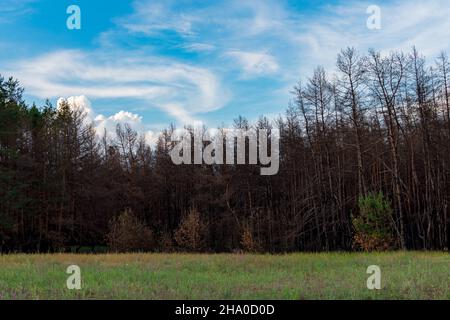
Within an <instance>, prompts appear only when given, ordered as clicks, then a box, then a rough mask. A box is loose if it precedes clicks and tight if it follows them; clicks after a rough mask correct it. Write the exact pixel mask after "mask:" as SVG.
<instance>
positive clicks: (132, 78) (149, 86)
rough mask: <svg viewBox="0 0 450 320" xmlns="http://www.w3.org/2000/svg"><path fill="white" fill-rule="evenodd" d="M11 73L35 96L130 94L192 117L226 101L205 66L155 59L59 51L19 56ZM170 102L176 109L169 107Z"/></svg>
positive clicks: (175, 112) (216, 82) (121, 95)
mask: <svg viewBox="0 0 450 320" xmlns="http://www.w3.org/2000/svg"><path fill="white" fill-rule="evenodd" d="M10 73H11V74H13V75H14V76H15V77H17V78H19V79H22V82H23V84H24V86H25V87H26V88H27V92H29V93H30V94H32V95H34V96H37V97H40V98H53V97H60V96H77V95H79V94H84V95H86V96H89V97H90V98H100V99H101V98H135V99H142V100H143V101H145V103H147V104H148V105H149V106H154V107H158V108H160V109H162V110H164V111H165V112H167V113H168V114H171V115H177V114H182V115H183V116H185V115H189V117H194V116H195V115H196V114H198V113H203V112H209V111H213V110H217V109H219V108H221V107H222V106H223V105H224V104H225V103H226V101H227V97H226V94H225V93H224V92H225V90H223V89H222V88H221V83H220V80H219V79H218V78H217V77H216V76H215V75H214V74H213V73H211V72H210V71H209V70H207V69H205V68H200V67H193V66H190V65H187V64H182V63H177V62H172V61H167V60H164V59H158V58H144V57H124V56H119V57H111V56H105V55H102V54H98V53H87V52H83V51H77V50H62V51H56V52H51V53H49V54H45V55H43V56H39V57H37V58H34V59H27V60H25V61H19V62H18V63H16V64H15V65H14V68H13V69H12V70H11V71H10ZM174 105H176V110H175V111H174V110H171V109H170V108H171V106H174ZM177 120H179V121H181V122H183V121H184V120H185V119H183V118H181V117H180V118H178V119H177Z"/></svg>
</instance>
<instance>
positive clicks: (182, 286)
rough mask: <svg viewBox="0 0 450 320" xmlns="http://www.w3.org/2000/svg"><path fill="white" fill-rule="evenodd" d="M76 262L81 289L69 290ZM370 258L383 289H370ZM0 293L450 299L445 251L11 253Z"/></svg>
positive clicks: (0, 273)
mask: <svg viewBox="0 0 450 320" xmlns="http://www.w3.org/2000/svg"><path fill="white" fill-rule="evenodd" d="M70 265H78V266H79V267H80V269H81V278H82V289H81V290H69V289H67V286H66V280H67V278H68V277H69V275H68V274H66V269H67V267H68V266H70ZM369 265H378V266H379V267H380V268H381V279H382V280H381V286H382V288H381V290H369V289H367V286H366V281H367V278H368V277H369V276H370V275H369V274H367V273H366V270H367V267H368V266H369ZM1 299H446V300H447V299H450V255H449V254H448V253H438V252H431V253H430V252H394V253H317V254H315V253H295V254H286V255H254V254H152V253H149V254H101V255H87V254H86V255H79V254H41V255H25V254H12V255H2V256H0V300H1Z"/></svg>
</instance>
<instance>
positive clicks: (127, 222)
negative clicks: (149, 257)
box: [106, 210, 154, 252]
mask: <svg viewBox="0 0 450 320" xmlns="http://www.w3.org/2000/svg"><path fill="white" fill-rule="evenodd" d="M106 241H107V242H108V246H109V249H110V250H111V251H114V252H137V251H148V250H151V249H152V247H153V242H154V241H153V233H152V231H151V230H150V229H149V228H148V227H147V226H146V225H145V224H144V223H142V222H141V221H139V219H138V218H137V217H136V216H135V215H134V214H133V213H132V212H131V211H130V210H125V211H124V212H123V213H122V214H120V215H119V216H118V217H116V218H113V219H112V220H111V221H110V222H109V232H108V234H107V235H106Z"/></svg>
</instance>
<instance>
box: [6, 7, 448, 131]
mask: <svg viewBox="0 0 450 320" xmlns="http://www.w3.org/2000/svg"><path fill="white" fill-rule="evenodd" d="M73 4H75V5H78V6H79V7H80V9H81V26H82V27H81V30H69V29H67V27H66V20H67V18H68V16H69V15H68V14H66V9H67V7H68V6H70V5H73ZM369 5H378V6H379V7H380V8H381V18H382V19H381V26H382V27H381V29H380V30H369V29H368V28H367V27H366V20H367V18H368V17H369V14H367V13H366V9H367V7H368V6H369ZM449 16H450V6H448V2H447V1H445V0H429V1H421V0H411V1H406V0H405V1H374V0H372V1H368V2H365V1H317V0H316V1H306V0H297V1H294V0H290V1H284V0H254V1H252V0H246V1H245V0H239V1H238V0H236V1H233V0H230V1H170V0H164V1H159V0H135V1H132V0H121V1H106V0H57V1H55V0H0V74H2V75H3V76H11V75H12V76H15V77H17V78H18V79H19V80H20V81H21V82H22V84H23V85H24V86H25V88H26V90H27V91H26V92H27V95H26V99H27V101H29V102H32V101H36V102H37V104H38V105H39V104H42V102H43V101H44V99H45V98H49V99H50V100H51V101H53V102H54V103H56V101H57V99H58V98H60V97H64V98H69V97H72V98H70V99H71V100H70V101H71V102H72V103H74V104H78V105H80V106H82V107H83V108H85V109H86V112H88V114H89V117H90V118H89V119H91V120H92V121H94V122H95V125H96V127H98V128H100V129H101V128H103V127H106V128H108V129H111V128H113V127H114V125H115V123H117V122H129V123H130V124H132V125H133V126H134V127H135V128H136V129H138V130H143V131H145V132H157V131H158V130H160V129H161V128H164V127H166V126H167V125H168V124H170V123H175V124H177V125H182V124H189V123H195V122H202V123H205V124H207V125H208V126H216V125H220V124H224V125H229V124H231V123H232V120H233V118H236V117H237V116H238V115H243V116H245V117H247V118H248V119H250V120H255V119H257V118H258V116H259V115H262V114H264V115H267V116H269V117H276V116H277V115H278V114H282V113H283V112H284V109H285V108H286V106H287V105H288V103H289V100H290V99H291V96H290V93H289V91H290V90H291V88H292V87H293V86H294V85H295V83H296V82H297V81H298V80H299V79H305V78H306V77H308V76H309V75H310V74H311V72H312V70H313V69H314V68H315V67H316V66H317V65H323V66H325V67H326V68H327V69H328V70H329V71H330V73H332V72H333V71H334V69H335V67H334V64H335V59H336V55H337V54H338V52H339V50H340V49H341V48H344V47H346V46H354V47H356V48H357V49H358V50H359V51H361V52H365V51H367V50H368V49H369V48H375V49H377V50H380V51H383V52H388V51H390V50H394V49H404V50H409V49H410V48H411V46H412V45H416V46H417V47H418V48H419V50H420V51H421V52H422V53H424V54H425V55H426V56H427V57H428V58H429V60H430V61H432V60H433V59H434V58H435V56H436V55H437V54H438V53H439V51H441V50H448V49H449V48H448V47H449V46H450V41H449V35H448V30H450V19H448V17H449ZM330 77H331V75H330Z"/></svg>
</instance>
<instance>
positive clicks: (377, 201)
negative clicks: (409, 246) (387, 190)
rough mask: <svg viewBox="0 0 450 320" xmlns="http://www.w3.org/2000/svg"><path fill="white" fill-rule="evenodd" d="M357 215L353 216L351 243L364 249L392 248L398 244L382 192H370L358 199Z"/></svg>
mask: <svg viewBox="0 0 450 320" xmlns="http://www.w3.org/2000/svg"><path fill="white" fill-rule="evenodd" d="M358 207H359V215H358V216H357V217H353V219H352V223H353V227H354V229H355V236H354V238H353V243H354V245H355V246H356V247H359V248H361V249H363V250H364V251H374V250H375V251H378V250H389V249H393V248H394V247H396V246H397V245H398V241H397V239H396V237H395V232H394V231H395V229H394V224H393V218H392V209H391V205H390V203H389V201H388V200H386V199H385V198H384V196H383V193H381V192H379V193H376V194H375V193H370V194H368V195H366V196H362V197H360V198H359V200H358Z"/></svg>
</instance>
